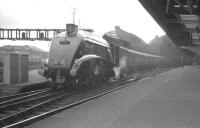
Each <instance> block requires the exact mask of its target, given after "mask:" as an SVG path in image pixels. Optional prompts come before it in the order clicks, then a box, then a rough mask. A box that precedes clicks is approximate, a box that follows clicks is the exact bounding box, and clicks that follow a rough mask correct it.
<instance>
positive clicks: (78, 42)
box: [44, 24, 114, 87]
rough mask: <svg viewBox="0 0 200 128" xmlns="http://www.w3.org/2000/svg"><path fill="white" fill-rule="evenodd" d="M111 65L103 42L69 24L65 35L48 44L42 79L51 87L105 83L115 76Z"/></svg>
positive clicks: (108, 52)
mask: <svg viewBox="0 0 200 128" xmlns="http://www.w3.org/2000/svg"><path fill="white" fill-rule="evenodd" d="M112 61H113V60H112V55H111V52H110V47H109V44H108V43H107V42H106V41H105V40H104V39H102V38H101V37H98V36H95V35H94V34H93V33H91V32H88V31H84V30H78V28H77V26H74V25H73V24H69V25H67V29H66V32H62V33H59V34H57V35H56V36H55V37H54V38H53V39H52V41H51V45H50V51H49V61H48V65H47V68H46V70H45V73H44V76H45V77H47V78H48V79H50V80H51V81H52V85H54V86H57V85H58V84H64V85H70V84H73V86H76V87H77V86H79V85H80V83H82V82H85V81H88V83H95V82H96V81H103V80H107V79H108V77H110V76H112V75H113V74H114V73H112V67H113V63H112ZM99 77H100V78H99ZM95 79H96V81H91V80H95Z"/></svg>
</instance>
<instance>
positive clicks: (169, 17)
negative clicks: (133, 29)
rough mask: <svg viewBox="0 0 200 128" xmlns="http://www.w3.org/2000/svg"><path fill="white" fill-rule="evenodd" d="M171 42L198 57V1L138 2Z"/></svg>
mask: <svg viewBox="0 0 200 128" xmlns="http://www.w3.org/2000/svg"><path fill="white" fill-rule="evenodd" d="M139 2H140V3H141V4H142V5H143V7H144V8H145V9H146V10H147V11H148V12H149V13H150V15H151V16H152V17H153V18H154V19H155V20H156V22H157V23H158V24H159V25H160V26H161V27H162V29H163V30H164V31H165V32H166V34H167V35H168V36H169V37H170V38H171V39H172V40H173V42H174V43H175V44H176V45H177V46H180V47H181V48H185V49H190V50H191V51H193V52H195V53H197V54H199V55H200V0H139Z"/></svg>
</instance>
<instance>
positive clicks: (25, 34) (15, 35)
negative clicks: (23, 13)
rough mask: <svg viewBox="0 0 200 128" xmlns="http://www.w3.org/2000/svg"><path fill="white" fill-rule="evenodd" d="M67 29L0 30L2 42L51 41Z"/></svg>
mask: <svg viewBox="0 0 200 128" xmlns="http://www.w3.org/2000/svg"><path fill="white" fill-rule="evenodd" d="M63 31H65V29H4V28H0V40H3V39H7V40H32V41H34V40H44V41H49V40H51V38H52V37H53V36H55V35H56V34H57V33H60V32H63Z"/></svg>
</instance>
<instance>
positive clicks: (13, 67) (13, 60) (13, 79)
mask: <svg viewBox="0 0 200 128" xmlns="http://www.w3.org/2000/svg"><path fill="white" fill-rule="evenodd" d="M18 57H19V56H18V55H17V54H10V83H18V66H19V59H18Z"/></svg>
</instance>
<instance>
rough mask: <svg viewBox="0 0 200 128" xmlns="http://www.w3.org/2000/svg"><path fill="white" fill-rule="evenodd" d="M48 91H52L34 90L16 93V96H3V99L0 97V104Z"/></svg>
mask: <svg viewBox="0 0 200 128" xmlns="http://www.w3.org/2000/svg"><path fill="white" fill-rule="evenodd" d="M50 90H52V89H51V88H47V89H41V90H35V91H30V92H25V93H18V94H14V95H9V96H3V97H0V103H2V102H5V101H9V100H14V99H17V98H22V97H26V96H30V95H37V94H38V93H41V92H45V91H50Z"/></svg>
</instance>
